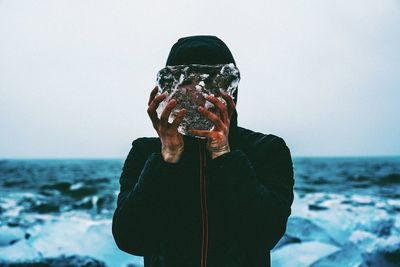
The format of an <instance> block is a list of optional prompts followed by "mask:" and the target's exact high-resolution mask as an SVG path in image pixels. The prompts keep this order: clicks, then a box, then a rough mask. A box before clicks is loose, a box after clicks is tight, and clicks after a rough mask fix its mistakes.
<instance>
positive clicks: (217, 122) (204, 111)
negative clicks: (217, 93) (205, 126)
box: [198, 106, 225, 130]
mask: <svg viewBox="0 0 400 267" xmlns="http://www.w3.org/2000/svg"><path fill="white" fill-rule="evenodd" d="M198 110H199V112H200V113H201V114H203V115H204V116H206V117H207V118H208V119H209V120H210V121H212V122H213V123H214V125H215V126H216V129H217V130H225V125H224V124H223V123H222V121H221V119H220V118H219V117H218V116H217V115H215V114H214V113H212V112H211V111H208V110H207V109H205V108H203V107H202V106H200V107H199V108H198Z"/></svg>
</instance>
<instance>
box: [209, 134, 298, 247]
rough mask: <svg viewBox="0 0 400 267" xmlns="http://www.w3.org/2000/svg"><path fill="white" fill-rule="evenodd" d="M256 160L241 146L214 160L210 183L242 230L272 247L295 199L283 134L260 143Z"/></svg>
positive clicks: (249, 236)
mask: <svg viewBox="0 0 400 267" xmlns="http://www.w3.org/2000/svg"><path fill="white" fill-rule="evenodd" d="M258 147H261V149H260V150H259V151H260V152H259V153H260V154H259V155H258V157H257V159H253V162H254V161H256V162H257V164H256V165H257V169H256V168H255V166H256V165H255V164H253V163H252V162H251V161H250V159H249V157H248V156H247V155H246V154H245V153H244V152H243V151H242V150H239V149H236V150H232V151H231V152H228V153H226V154H223V155H221V156H219V157H217V158H215V159H213V160H212V161H211V162H210V165H211V166H210V172H211V175H210V176H211V179H210V181H209V183H210V184H211V185H210V186H214V187H215V188H216V190H213V192H216V194H217V196H214V197H215V198H217V199H218V201H219V202H220V205H221V207H222V209H224V212H225V213H226V214H228V216H229V222H230V223H232V224H234V225H235V227H236V229H237V231H238V232H239V234H242V235H243V236H245V237H246V238H247V239H246V240H248V241H249V242H250V243H251V244H257V245H259V246H261V247H263V248H265V249H268V250H271V249H272V248H273V247H274V246H275V245H276V243H277V242H278V241H279V239H280V238H281V237H282V236H283V234H284V233H285V231H286V223H287V220H288V217H289V215H290V214H291V205H292V202H293V186H294V178H293V164H292V159H291V155H290V151H289V148H288V147H287V146H286V143H285V141H284V140H283V139H282V138H280V137H275V138H274V139H273V140H272V141H271V143H268V144H260V145H258Z"/></svg>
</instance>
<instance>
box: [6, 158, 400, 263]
mask: <svg viewBox="0 0 400 267" xmlns="http://www.w3.org/2000/svg"><path fill="white" fill-rule="evenodd" d="M123 162H124V160H123V159H104V160H98V159H96V160H86V159H85V160H82V159H68V160H67V159H54V160H47V159H46V160H0V185H1V190H0V218H1V220H0V222H1V223H0V266H37V265H39V264H40V263H42V264H43V263H52V264H54V266H56V265H62V264H64V263H68V264H70V266H131V267H132V266H143V259H142V257H137V256H133V255H130V254H127V253H125V252H122V251H120V250H119V249H118V248H117V246H116V244H115V242H114V239H113V237H112V233H111V223H112V214H113V212H114V210H115V207H116V198H117V195H118V193H119V175H120V173H121V170H122V165H123ZM293 165H294V170H295V200H294V203H293V205H292V214H291V216H290V217H289V221H288V225H287V230H286V234H285V235H284V237H283V238H282V239H281V240H280V242H279V243H278V244H277V245H276V246H275V248H274V249H273V250H272V253H271V262H272V266H274V267H279V266H314V267H315V266H341V267H344V266H399V265H398V264H399V263H400V157H360V158H357V157H349V158H340V157H332V158H323V157H314V158H313V157H294V159H293Z"/></svg>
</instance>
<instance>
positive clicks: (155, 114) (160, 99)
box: [147, 93, 167, 125]
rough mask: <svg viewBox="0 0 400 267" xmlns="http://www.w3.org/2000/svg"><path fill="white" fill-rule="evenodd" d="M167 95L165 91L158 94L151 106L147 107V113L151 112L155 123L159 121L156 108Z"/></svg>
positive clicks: (150, 114)
mask: <svg viewBox="0 0 400 267" xmlns="http://www.w3.org/2000/svg"><path fill="white" fill-rule="evenodd" d="M166 96H167V95H166V94H165V93H163V94H161V95H158V96H156V97H155V98H154V99H153V101H151V104H150V106H149V107H148V108H147V114H149V116H150V119H151V121H152V122H153V125H155V124H158V122H159V119H158V116H157V112H156V110H157V107H158V105H159V104H160V102H161V101H163V100H164V98H165V97H166Z"/></svg>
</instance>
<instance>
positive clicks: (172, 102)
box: [160, 99, 176, 128]
mask: <svg viewBox="0 0 400 267" xmlns="http://www.w3.org/2000/svg"><path fill="white" fill-rule="evenodd" d="M175 105H176V100H175V99H171V100H170V101H169V102H168V104H167V105H166V106H165V108H164V110H163V112H162V113H161V116H160V123H161V127H164V128H167V126H168V118H169V114H171V111H172V109H173V108H174V107H175Z"/></svg>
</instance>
